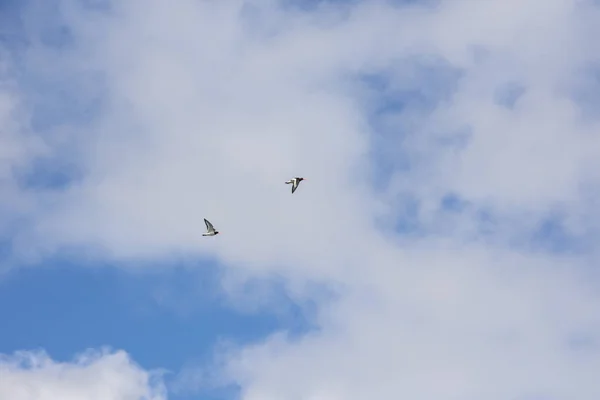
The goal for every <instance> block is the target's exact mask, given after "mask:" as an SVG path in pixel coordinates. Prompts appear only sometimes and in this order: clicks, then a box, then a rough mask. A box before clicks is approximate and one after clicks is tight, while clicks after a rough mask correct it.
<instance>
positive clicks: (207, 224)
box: [204, 218, 215, 232]
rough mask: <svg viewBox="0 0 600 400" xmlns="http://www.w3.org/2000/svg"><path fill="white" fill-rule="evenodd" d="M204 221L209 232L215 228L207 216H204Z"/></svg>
mask: <svg viewBox="0 0 600 400" xmlns="http://www.w3.org/2000/svg"><path fill="white" fill-rule="evenodd" d="M204 223H205V224H206V230H207V231H208V232H213V231H214V230H215V227H214V226H213V224H211V223H210V222H209V221H208V220H207V219H206V218H204Z"/></svg>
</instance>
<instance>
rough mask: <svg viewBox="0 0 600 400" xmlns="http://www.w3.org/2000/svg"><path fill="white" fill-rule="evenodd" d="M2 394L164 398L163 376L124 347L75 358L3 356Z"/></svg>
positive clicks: (84, 399)
mask: <svg viewBox="0 0 600 400" xmlns="http://www.w3.org/2000/svg"><path fill="white" fill-rule="evenodd" d="M0 375H1V376H2V379H1V380H0V398H3V399H11V400H163V399H166V394H165V390H164V387H163V385H162V383H161V382H160V377H159V376H155V374H154V373H150V372H148V371H145V370H143V369H141V368H140V367H138V366H137V365H135V364H134V363H133V362H132V361H131V359H130V358H129V356H128V355H127V354H126V353H124V352H123V351H117V352H106V351H102V352H97V351H88V352H85V353H82V354H80V355H78V356H77V357H76V358H75V359H74V360H73V361H71V362H57V361H54V360H52V359H51V358H50V357H49V356H48V355H47V354H45V353H44V352H28V351H21V352H17V353H15V354H13V355H2V356H1V357H0Z"/></svg>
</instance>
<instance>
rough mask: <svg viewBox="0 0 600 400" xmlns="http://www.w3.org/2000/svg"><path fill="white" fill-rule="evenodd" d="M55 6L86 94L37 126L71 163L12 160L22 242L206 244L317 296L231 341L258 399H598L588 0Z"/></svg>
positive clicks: (19, 252)
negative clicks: (20, 167) (302, 318)
mask: <svg viewBox="0 0 600 400" xmlns="http://www.w3.org/2000/svg"><path fill="white" fill-rule="evenodd" d="M58 4H59V5H60V13H59V14H60V18H62V23H63V25H64V26H65V27H66V29H67V30H68V33H69V35H70V37H72V41H71V42H70V45H69V47H68V48H63V47H60V49H59V48H58V47H57V46H56V45H53V46H50V45H40V46H39V47H33V50H32V51H31V52H29V53H28V55H27V57H28V58H27V59H26V62H27V63H28V65H29V66H30V67H31V68H33V69H34V70H35V71H38V72H36V74H41V73H42V72H40V71H42V70H43V66H44V65H45V64H44V63H43V61H44V60H48V62H50V61H51V62H55V61H56V62H57V63H58V64H57V65H60V66H61V68H54V69H52V70H51V71H50V72H45V74H46V75H45V76H47V77H48V79H50V81H53V82H62V81H63V80H67V79H74V80H75V81H77V82H82V83H83V82H85V83H86V85H84V86H82V87H81V88H82V89H81V91H78V90H75V91H74V92H73V93H71V95H72V96H71V98H78V99H80V102H81V103H85V104H92V103H93V104H94V107H93V110H94V111H93V114H92V115H91V116H89V117H87V118H79V119H76V120H71V119H69V118H67V120H66V121H64V123H63V124H62V125H61V126H59V127H56V128H55V129H53V130H52V132H53V133H54V135H51V136H39V135H37V136H36V135H34V139H35V140H36V141H41V143H42V144H44V145H45V146H46V151H50V152H52V151H54V150H56V149H59V150H60V151H65V153H67V154H76V156H75V157H73V158H72V159H73V160H74V161H73V165H74V168H76V169H77V171H78V175H77V179H72V180H71V181H70V184H68V185H65V186H62V187H60V188H50V189H48V188H46V189H43V188H39V187H37V188H36V189H35V190H25V189H23V188H22V186H21V185H22V182H21V181H20V180H13V179H11V178H10V176H9V175H7V176H6V178H5V179H4V181H3V182H5V183H4V184H5V185H7V187H9V186H10V187H12V188H13V190H12V192H10V193H13V194H14V196H17V198H25V199H27V201H28V202H29V203H26V204H30V206H29V208H27V209H26V210H25V211H26V212H24V214H23V215H26V216H27V218H28V220H29V221H30V223H28V224H25V225H22V226H20V227H19V234H18V236H17V239H15V240H16V242H15V243H17V244H18V246H19V247H17V248H15V252H14V255H15V257H17V259H20V258H21V257H23V256H25V255H30V256H31V255H36V256H40V255H41V256H47V255H51V254H53V253H54V252H56V251H59V250H61V249H65V248H67V249H72V248H75V249H79V250H81V249H87V251H91V250H93V251H94V252H95V253H94V255H95V256H100V257H107V258H110V259H113V260H115V261H119V262H123V263H124V265H127V263H128V262H135V263H136V264H137V265H139V263H140V262H142V265H143V261H148V260H156V259H167V260H168V259H169V257H173V256H183V257H198V258H215V259H217V260H218V261H219V262H220V263H221V264H222V266H223V268H224V270H225V271H226V272H225V275H226V279H225V281H224V287H225V288H226V290H227V291H228V293H229V294H230V295H231V296H232V297H233V298H236V296H238V295H239V292H240V291H241V288H243V285H244V283H246V282H247V281H248V280H249V279H263V278H264V279H266V278H269V277H272V276H273V275H275V276H278V277H282V278H283V279H284V281H285V282H286V290H287V291H288V294H289V295H290V297H291V298H293V299H295V300H298V301H302V300H306V299H311V298H312V297H313V296H315V295H316V294H318V295H319V296H322V297H320V300H319V301H318V307H317V308H318V312H317V317H316V318H317V322H318V325H319V330H318V331H315V332H313V333H309V334H307V335H306V336H302V337H300V338H293V339H286V337H285V335H279V336H275V337H274V338H272V339H267V340H266V341H265V342H264V343H263V344H260V345H258V346H255V347H248V348H242V349H240V351H239V352H233V353H231V354H229V353H228V356H227V357H226V362H225V363H224V364H223V365H222V368H221V369H219V371H220V372H221V374H219V375H220V376H219V377H220V379H227V380H230V381H232V382H235V383H237V384H239V385H240V386H241V389H242V394H241V396H242V398H243V399H244V400H255V399H271V398H273V399H279V398H290V397H295V398H302V399H365V398H374V397H379V398H403V397H408V398H411V399H421V398H422V399H448V400H449V399H453V398H459V397H460V398H466V399H471V398H473V399H475V398H482V397H484V398H486V399H492V400H495V399H498V400H500V399H506V398H518V399H526V398H528V397H527V396H536V395H537V396H546V397H548V398H556V399H573V398H577V399H590V400H591V399H597V398H598V396H599V395H600V392H599V390H600V389H598V385H597V384H596V377H595V376H594V371H598V370H600V361H599V360H600V357H599V355H600V350H599V348H598V340H600V317H598V314H597V310H598V306H599V305H600V299H599V298H598V295H597V294H596V291H595V289H597V287H598V279H597V273H596V271H595V270H594V266H595V263H596V261H597V260H598V258H597V253H595V250H594V249H593V248H591V246H589V244H590V243H592V242H593V241H594V240H596V239H597V237H598V236H597V232H598V228H599V227H600V214H599V213H598V212H597V207H596V205H597V201H598V195H599V194H600V191H599V190H598V189H599V183H600V176H599V175H598V172H597V171H599V169H598V160H599V159H600V158H599V156H600V138H599V136H598V133H597V132H599V131H600V130H599V129H598V128H599V126H598V121H599V120H598V118H597V117H598V115H600V114H598V111H599V110H598V108H597V102H596V100H595V98H594V96H590V95H589V92H586V91H585V90H583V89H582V88H583V87H585V85H583V84H582V82H591V83H595V84H597V82H596V78H595V76H596V75H595V72H594V71H596V69H597V66H598V55H600V49H599V48H598V42H597V40H596V39H595V38H596V37H598V35H597V34H598V33H599V32H597V31H598V29H600V28H599V27H600V24H599V22H600V14H599V10H598V6H597V5H595V4H594V3H593V2H586V1H580V2H573V1H568V0H545V1H541V0H519V1H516V0H514V1H503V2H455V1H438V2H425V3H423V4H420V3H418V2H397V3H393V2H384V1H379V2H362V3H361V2H353V3H352V4H342V3H341V2H321V3H319V4H318V5H315V6H314V7H313V6H311V7H308V8H307V9H303V8H302V7H293V6H292V5H290V4H291V3H289V2H287V3H286V4H285V5H282V3H280V2H277V1H232V2H211V1H191V0H189V1H181V2H178V3H177V4H174V3H169V4H167V3H166V2H163V1H158V0H147V1H141V0H139V1H136V0H130V1H125V2H114V3H111V4H110V5H109V6H107V7H103V8H101V9H98V8H90V7H89V6H86V5H84V3H79V2H70V1H64V2H59V3H58ZM34 33H35V32H34ZM40 60H42V62H40ZM36 63H39V64H36ZM35 71H34V72H35ZM590 71H592V72H590ZM7 76H10V77H11V79H12V81H11V82H12V84H13V86H15V85H16V86H15V87H16V89H14V90H13V91H12V92H8V91H3V93H4V96H5V97H6V98H7V99H8V100H7V102H8V103H7V104H12V103H13V102H14V101H15V99H20V98H29V96H31V91H30V90H28V89H27V88H24V87H23V82H22V81H21V80H19V79H18V77H15V76H14V75H11V74H8V75H7ZM77 88H79V86H77ZM586 93H587V94H586ZM94 101H95V103H94ZM40 107H41V109H42V110H43V109H44V106H40ZM2 109H7V108H6V107H3V108H2ZM75 109H77V108H75ZM25 110H26V111H29V112H30V113H32V114H31V115H35V114H36V113H37V112H38V110H36V109H35V108H34V109H31V108H25ZM81 113H82V112H79V113H78V115H79V116H80V115H82V114H81ZM2 115H3V117H2V119H1V122H0V123H1V124H2V125H1V127H2V130H3V132H16V130H15V128H11V127H12V126H13V124H15V123H16V122H15V121H17V122H18V120H17V119H15V118H14V117H12V116H9V115H11V114H8V112H4V113H3V114H2ZM32 131H33V132H37V130H32ZM6 137H7V138H6V139H3V140H6V141H7V143H10V140H17V145H16V147H17V148H19V149H22V148H24V149H28V148H29V147H27V146H28V143H29V142H27V141H24V140H22V137H26V136H21V135H16V134H14V133H11V134H10V135H8V136H6ZM14 138H17V139H14ZM50 138H52V140H50ZM58 138H60V139H62V140H58ZM65 138H66V140H65ZM57 143H58V144H57ZM65 143H67V144H69V145H72V143H76V146H71V147H69V146H68V145H67V144H65ZM65 146H66V147H65ZM65 149H68V150H69V151H67V150H65ZM15 154H20V155H19V156H18V157H17V156H15V157H6V158H4V160H5V161H3V163H4V164H3V165H4V166H5V167H3V168H4V169H5V170H8V169H10V168H12V167H13V166H14V165H16V163H23V162H25V163H26V164H27V163H28V162H30V161H31V160H34V159H35V158H36V157H37V156H38V155H37V154H36V153H35V152H32V153H29V152H25V154H21V153H15ZM295 175H302V176H305V177H307V178H308V179H307V181H306V183H305V184H303V186H302V187H301V188H300V189H299V191H298V192H296V193H295V194H294V195H293V196H291V195H290V193H289V190H288V189H289V188H288V187H286V186H284V185H283V181H284V180H286V179H289V177H290V176H295ZM15 204H17V205H21V204H24V203H22V202H21V201H19V202H18V203H17V202H15ZM15 204H9V205H8V206H6V207H7V209H8V210H12V209H11V208H10V207H16V205H15ZM203 217H207V218H209V219H210V220H211V221H212V222H213V223H214V224H215V226H216V227H218V229H219V230H221V231H222V232H223V234H222V235H219V237H217V238H211V239H215V240H201V239H205V238H201V237H200V236H199V234H200V232H201V231H202V229H203V226H202V218H203ZM550 222H551V223H552V224H554V227H555V228H554V229H555V231H554V232H557V231H560V236H558V237H560V239H558V241H559V242H560V243H559V244H560V245H564V244H565V243H573V245H569V246H566V247H567V248H563V249H562V251H561V252H557V251H555V250H556V242H554V243H553V242H552V240H554V241H556V240H557V239H556V238H557V236H556V235H555V236H552V235H550V234H549V232H550V231H549V230H548V229H549V228H548V226H549V225H548V224H550ZM398 227H400V228H401V229H398ZM569 241H570V242H569ZM581 244H585V245H581ZM315 285H316V286H317V287H318V290H315ZM322 287H324V288H325V290H324V291H325V292H327V291H331V292H334V293H335V296H333V297H330V296H324V295H323V290H321V288H322ZM243 299H244V301H249V300H251V301H252V302H255V304H260V305H261V306H266V307H269V304H268V303H269V302H265V301H262V302H261V299H260V296H259V295H257V294H256V293H254V294H253V295H252V296H247V292H246V296H245V297H243ZM238 300H239V297H238Z"/></svg>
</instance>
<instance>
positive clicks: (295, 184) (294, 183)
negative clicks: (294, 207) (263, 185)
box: [285, 177, 304, 193]
mask: <svg viewBox="0 0 600 400" xmlns="http://www.w3.org/2000/svg"><path fill="white" fill-rule="evenodd" d="M303 180H304V178H299V177H295V178H292V179H290V180H289V181H285V183H286V184H288V185H289V184H290V183H291V184H292V193H294V192H295V191H296V189H298V185H299V184H300V182H301V181H303Z"/></svg>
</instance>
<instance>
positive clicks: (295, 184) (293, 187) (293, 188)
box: [292, 180, 300, 193]
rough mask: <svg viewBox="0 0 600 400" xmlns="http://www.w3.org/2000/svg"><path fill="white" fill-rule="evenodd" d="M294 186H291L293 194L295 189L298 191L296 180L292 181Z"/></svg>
mask: <svg viewBox="0 0 600 400" xmlns="http://www.w3.org/2000/svg"><path fill="white" fill-rule="evenodd" d="M293 183H294V184H293V185H292V193H294V192H295V191H296V189H298V184H299V183H300V182H299V181H297V180H294V182H293Z"/></svg>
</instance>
